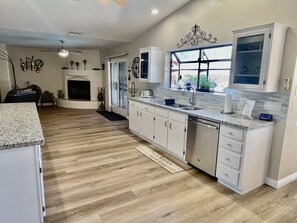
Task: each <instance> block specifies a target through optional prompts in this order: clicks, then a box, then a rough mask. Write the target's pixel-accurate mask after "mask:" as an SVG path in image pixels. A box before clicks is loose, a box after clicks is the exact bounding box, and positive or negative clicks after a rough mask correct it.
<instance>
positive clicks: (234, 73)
mask: <svg viewBox="0 0 297 223" xmlns="http://www.w3.org/2000/svg"><path fill="white" fill-rule="evenodd" d="M270 32H271V29H270V28H266V29H262V30H256V31H249V32H243V33H236V34H234V36H233V49H232V63H231V77H230V78H231V79H230V80H231V83H230V87H235V88H240V89H251V90H263V89H264V86H265V82H266V78H267V77H266V76H267V75H266V74H267V63H268V52H269V49H270V47H271V44H270V36H271V34H270Z"/></svg>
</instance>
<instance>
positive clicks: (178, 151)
mask: <svg viewBox="0 0 297 223" xmlns="http://www.w3.org/2000/svg"><path fill="white" fill-rule="evenodd" d="M185 129H186V126H185V124H182V123H179V122H176V121H173V120H170V122H169V125H168V144H167V149H168V151H170V152H172V153H174V154H175V155H177V156H178V157H181V158H182V157H184V146H185V133H186V132H185Z"/></svg>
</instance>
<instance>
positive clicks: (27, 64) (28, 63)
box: [20, 56, 43, 73]
mask: <svg viewBox="0 0 297 223" xmlns="http://www.w3.org/2000/svg"><path fill="white" fill-rule="evenodd" d="M42 67H43V61H42V60H41V59H36V60H34V56H32V57H26V60H25V61H23V60H22V59H20V68H21V70H22V71H24V72H25V71H27V70H31V71H35V72H36V73H39V72H40V71H41V69H42Z"/></svg>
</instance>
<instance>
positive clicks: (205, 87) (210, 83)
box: [199, 75, 216, 92]
mask: <svg viewBox="0 0 297 223" xmlns="http://www.w3.org/2000/svg"><path fill="white" fill-rule="evenodd" d="M199 86H200V88H199V91H202V92H209V90H210V89H211V88H215V87H216V83H215V82H214V80H209V79H208V77H207V76H206V75H201V76H200V78H199Z"/></svg>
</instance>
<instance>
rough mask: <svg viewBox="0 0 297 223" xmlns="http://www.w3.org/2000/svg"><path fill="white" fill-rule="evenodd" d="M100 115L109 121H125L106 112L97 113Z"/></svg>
mask: <svg viewBox="0 0 297 223" xmlns="http://www.w3.org/2000/svg"><path fill="white" fill-rule="evenodd" d="M97 112H98V113H99V114H100V115H102V116H103V117H104V118H107V119H108V120H109V121H121V120H126V118H125V117H123V116H121V115H118V114H116V113H113V112H108V111H97Z"/></svg>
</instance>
